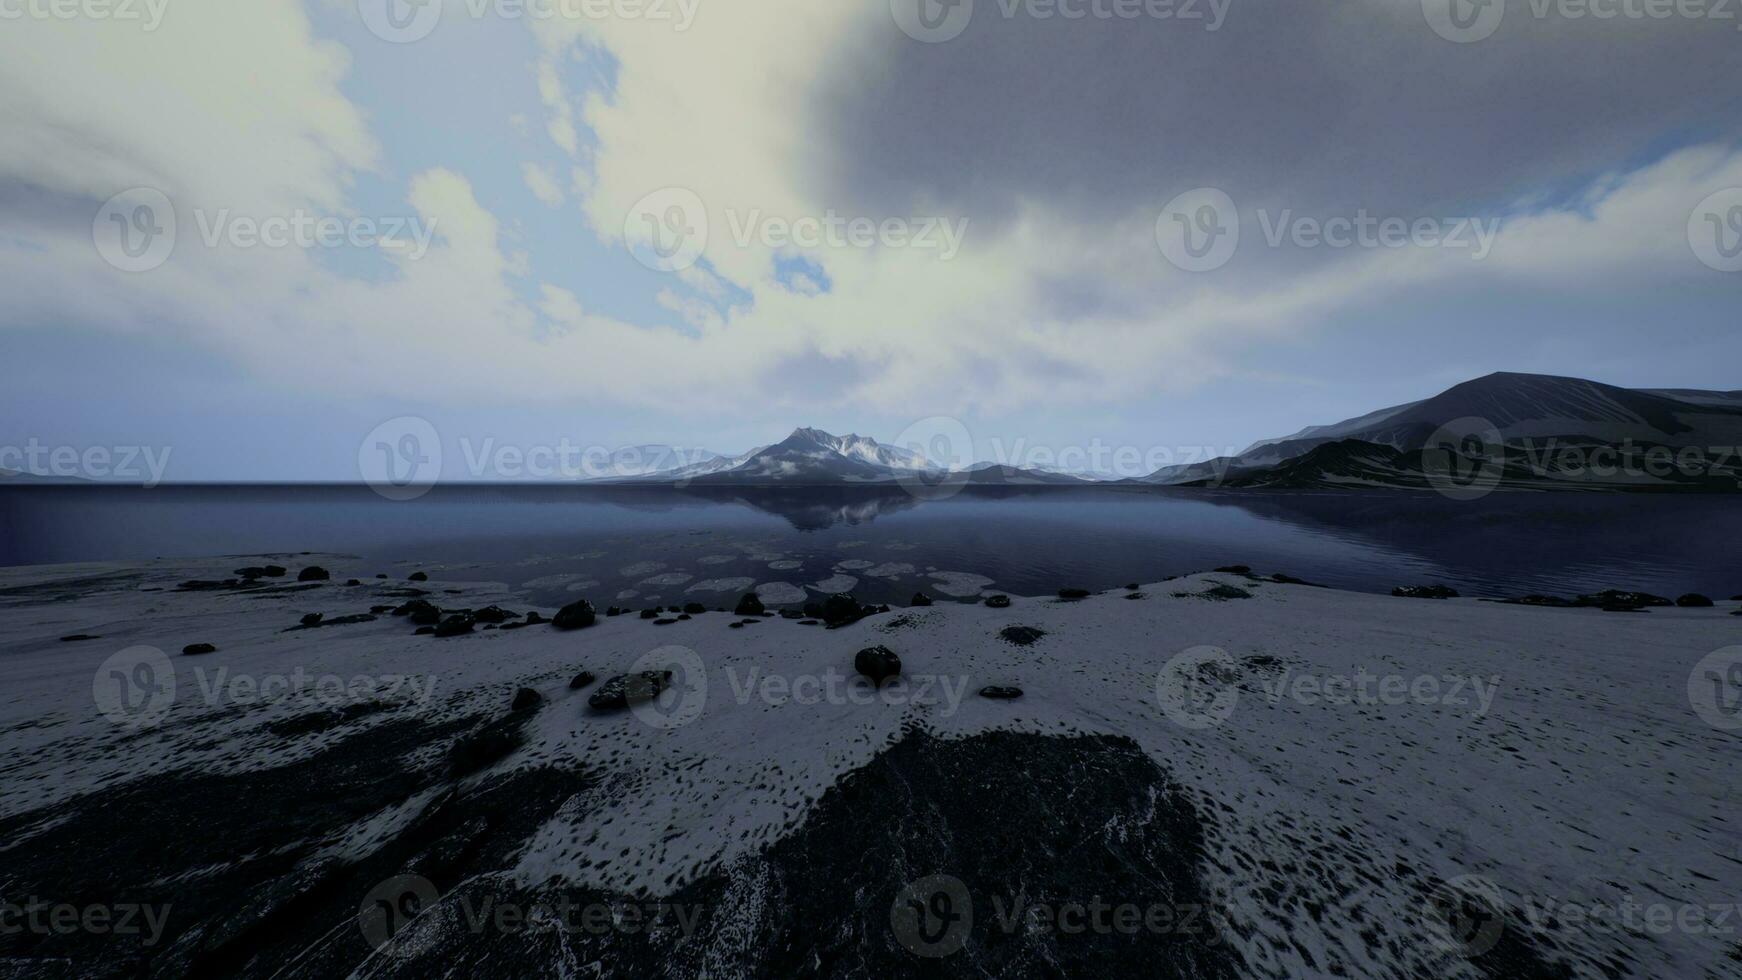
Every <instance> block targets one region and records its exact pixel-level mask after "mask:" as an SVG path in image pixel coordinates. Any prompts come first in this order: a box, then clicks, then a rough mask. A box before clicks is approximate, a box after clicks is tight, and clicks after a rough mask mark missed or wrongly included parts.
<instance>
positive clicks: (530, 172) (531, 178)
mask: <svg viewBox="0 0 1742 980" xmlns="http://www.w3.org/2000/svg"><path fill="white" fill-rule="evenodd" d="M520 175H521V176H522V177H523V178H525V180H526V188H527V190H530V191H532V196H533V197H536V198H538V199H539V200H540V201H542V202H543V203H545V204H547V205H549V206H550V207H553V208H557V207H562V204H563V201H565V200H567V198H566V197H565V195H564V194H563V189H562V185H560V184H558V183H557V179H556V175H555V174H553V173H551V171H550V168H549V167H546V166H543V165H542V164H537V163H528V164H524V165H522V166H521V168H520Z"/></svg>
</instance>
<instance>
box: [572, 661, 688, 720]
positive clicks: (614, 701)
mask: <svg viewBox="0 0 1742 980" xmlns="http://www.w3.org/2000/svg"><path fill="white" fill-rule="evenodd" d="M671 678H672V673H671V671H669V670H645V671H642V672H640V673H637V674H623V675H620V676H617V677H613V678H611V679H610V680H608V681H606V682H605V683H604V684H603V685H601V686H600V687H599V689H598V690H597V691H594V692H593V694H592V696H591V697H589V698H587V703H588V704H589V705H592V706H593V707H594V708H596V709H598V710H600V711H622V710H623V709H625V708H627V707H629V706H630V705H633V704H645V703H646V702H648V701H652V700H653V699H654V698H656V697H659V695H660V693H661V692H663V691H664V690H665V689H666V688H668V687H670V686H671Z"/></svg>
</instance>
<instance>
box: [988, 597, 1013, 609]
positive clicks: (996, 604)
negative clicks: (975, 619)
mask: <svg viewBox="0 0 1742 980" xmlns="http://www.w3.org/2000/svg"><path fill="white" fill-rule="evenodd" d="M986 605H987V606H989V607H991V608H993V609H1009V608H1010V597H1009V596H1007V595H995V596H989V597H987V599H986Z"/></svg>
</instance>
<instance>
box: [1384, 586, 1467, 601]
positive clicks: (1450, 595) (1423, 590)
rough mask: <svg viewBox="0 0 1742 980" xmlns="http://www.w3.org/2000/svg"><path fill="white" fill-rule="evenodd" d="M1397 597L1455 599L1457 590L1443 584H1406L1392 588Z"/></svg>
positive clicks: (1392, 592)
mask: <svg viewBox="0 0 1742 980" xmlns="http://www.w3.org/2000/svg"><path fill="white" fill-rule="evenodd" d="M1391 594H1392V595H1394V596H1396V597H1397V598H1399V599H1456V598H1458V590H1457V589H1453V588H1448V587H1446V586H1444V585H1407V586H1399V587H1398V588H1395V589H1392V590H1391Z"/></svg>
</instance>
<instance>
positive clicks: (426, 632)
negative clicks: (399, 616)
mask: <svg viewBox="0 0 1742 980" xmlns="http://www.w3.org/2000/svg"><path fill="white" fill-rule="evenodd" d="M435 631H436V628H435V627H434V626H419V627H418V628H417V632H416V633H415V634H414V635H416V636H434V635H435Z"/></svg>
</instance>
